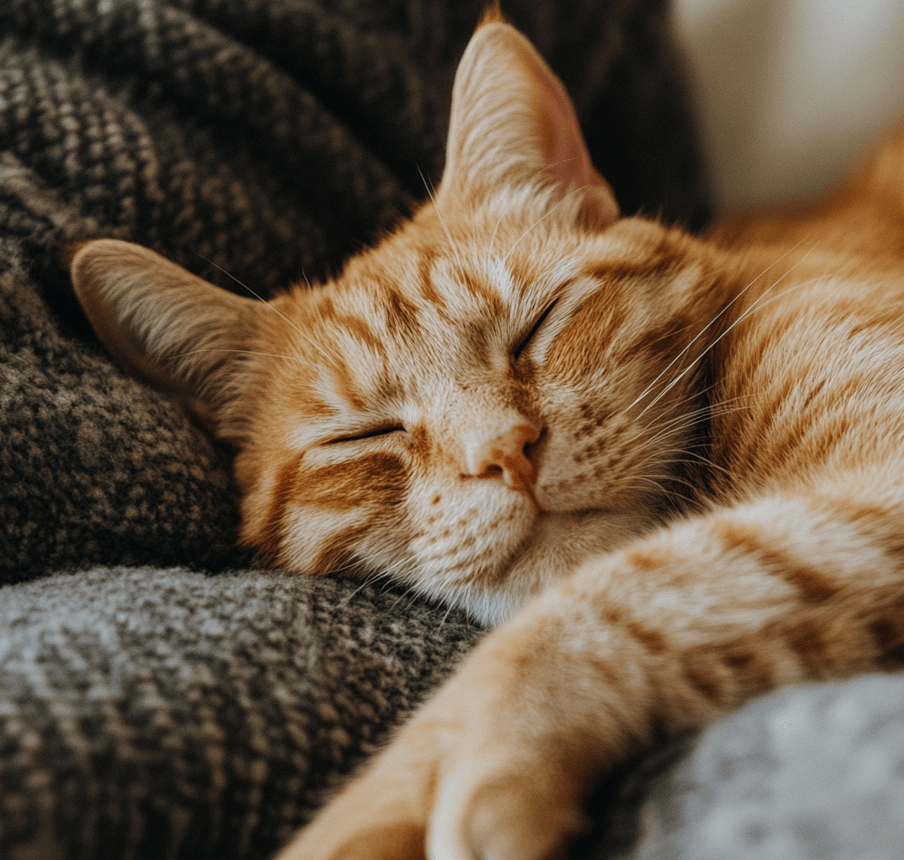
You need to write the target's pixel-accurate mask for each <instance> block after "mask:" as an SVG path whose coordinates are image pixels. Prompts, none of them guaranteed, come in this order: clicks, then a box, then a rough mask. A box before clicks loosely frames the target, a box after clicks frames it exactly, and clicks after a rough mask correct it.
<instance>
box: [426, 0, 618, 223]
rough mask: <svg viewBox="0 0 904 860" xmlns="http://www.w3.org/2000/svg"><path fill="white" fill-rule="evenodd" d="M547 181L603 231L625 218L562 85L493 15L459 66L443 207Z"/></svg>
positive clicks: (525, 42) (441, 196)
mask: <svg viewBox="0 0 904 860" xmlns="http://www.w3.org/2000/svg"><path fill="white" fill-rule="evenodd" d="M538 179H539V180H541V181H542V182H544V183H546V184H547V185H549V186H551V187H553V188H554V189H556V190H557V192H558V194H559V195H561V197H562V198H565V197H571V198H572V199H573V200H574V201H575V202H576V203H577V204H578V213H579V217H580V220H581V221H582V222H583V223H585V224H586V225H588V226H590V227H592V228H597V229H602V228H604V227H607V226H608V225H609V224H611V223H612V222H613V221H615V219H616V218H618V215H619V209H618V204H617V203H616V201H615V196H614V194H613V193H612V188H611V187H610V186H609V183H608V182H606V180H605V179H604V178H603V177H602V176H601V175H600V174H599V173H598V172H597V170H596V168H595V167H594V166H593V163H592V161H591V158H590V153H589V152H588V150H587V146H586V144H585V142H584V137H583V134H582V133H581V128H580V125H579V123H578V119H577V115H576V114H575V111H574V107H573V106H572V104H571V100H570V99H569V97H568V93H567V92H566V90H565V87H564V86H563V84H562V82H561V81H560V80H559V79H558V77H556V74H555V73H554V72H553V71H552V69H550V68H549V66H548V65H547V64H546V61H545V60H544V59H543V58H542V57H541V56H540V54H539V52H538V51H537V49H536V48H534V46H533V45H532V44H531V43H530V41H529V40H528V39H527V38H526V37H525V36H523V35H522V34H521V33H519V32H518V31H517V30H516V29H515V28H514V27H512V26H510V25H509V24H507V23H505V22H504V21H503V20H502V19H501V16H500V15H499V14H498V12H497V11H494V12H492V13H491V14H488V15H487V16H486V18H485V19H484V22H483V23H482V24H481V26H480V27H479V28H478V29H477V31H476V32H475V33H474V35H473V36H472V37H471V41H470V42H469V44H468V47H467V49H466V50H465V53H464V56H463V57H462V58H461V62H460V63H459V65H458V71H457V72H456V75H455V85H454V87H453V90H452V112H451V116H450V120H449V136H448V142H447V145H446V168H445V171H444V172H443V180H442V183H441V184H440V188H439V192H438V200H437V202H438V204H440V205H442V204H443V203H445V202H446V200H448V199H449V198H455V199H458V200H471V201H479V200H480V199H482V198H485V197H486V196H487V195H492V194H498V193H499V192H500V191H504V190H505V189H506V188H517V187H519V186H524V185H529V184H532V183H535V182H536V181H537V180H538Z"/></svg>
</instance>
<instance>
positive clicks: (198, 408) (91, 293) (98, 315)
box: [69, 239, 261, 438]
mask: <svg viewBox="0 0 904 860" xmlns="http://www.w3.org/2000/svg"><path fill="white" fill-rule="evenodd" d="M69 265H70V272H71V275H72V284H73V287H74V289H75V294H76V296H77V297H78V299H79V301H80V302H81V305H82V308H83V309H84V311H85V314H86V315H87V317H88V320H89V321H90V323H91V325H92V327H93V328H94V331H95V333H96V334H97V336H98V338H99V339H100V341H101V343H103V345H104V346H105V347H106V348H107V350H108V351H109V352H110V353H111V354H112V355H113V357H114V358H116V360H117V361H118V362H119V363H120V364H121V365H122V366H123V367H124V368H125V369H126V370H128V371H129V372H130V373H131V374H132V375H133V376H136V377H138V378H139V379H142V380H144V381H145V382H148V383H150V384H151V385H153V386H154V387H155V388H157V389H159V390H161V391H164V392H166V393H167V394H169V395H170V396H175V397H177V398H178V399H180V400H182V401H184V402H185V403H186V404H187V405H188V406H189V408H190V409H192V411H194V412H195V413H196V415H197V416H198V417H199V418H200V419H201V420H202V422H203V423H204V424H206V425H208V426H209V427H210V429H211V430H213V431H214V432H215V433H218V435H220V436H224V437H227V438H228V436H229V433H228V431H227V432H223V431H224V430H225V428H223V427H220V426H219V414H220V412H221V410H222V406H223V405H224V401H225V396H224V395H225V392H227V391H229V390H230V389H231V388H232V386H230V385H229V384H228V383H229V381H230V377H231V376H232V374H233V372H234V370H235V369H236V366H237V365H238V364H239V363H240V359H241V356H242V355H243V354H244V353H245V352H246V351H247V350H248V349H249V346H250V345H251V340H252V338H253V337H254V336H255V333H256V329H257V325H258V317H259V313H260V307H261V303H260V302H258V301H255V300H252V299H247V298H243V297H241V296H237V295H234V294H233V293H230V292H227V291H226V290H223V289H220V288H219V287H216V286H214V285H213V284H210V283H208V282H207V281H205V280H203V279H202V278H199V277H198V276H196V275H193V274H191V273H190V272H188V271H186V270H185V269H183V268H182V267H181V266H177V265H176V264H175V263H173V262H170V261H169V260H167V259H165V258H164V257H161V256H160V255H159V254H157V253H155V252H154V251H151V250H149V249H147V248H143V247H141V246H140V245H133V244H131V243H130V242H122V241H119V240H116V239H98V240H96V241H93V242H87V243H85V244H84V245H81V246H78V247H76V248H75V249H74V251H73V252H72V253H71V255H70V264H69ZM233 394H234V392H233Z"/></svg>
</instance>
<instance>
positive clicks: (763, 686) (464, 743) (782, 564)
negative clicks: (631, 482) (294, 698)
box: [281, 473, 904, 860]
mask: <svg viewBox="0 0 904 860" xmlns="http://www.w3.org/2000/svg"><path fill="white" fill-rule="evenodd" d="M886 480H887V473H886ZM900 494H901V491H900V489H896V488H893V487H892V486H891V485H890V484H889V485H888V490H887V492H886V491H883V489H882V487H881V486H879V485H878V484H877V483H876V482H875V481H870V480H868V479H863V478H861V479H856V478H850V477H849V479H847V480H845V481H840V482H837V483H836V484H835V485H834V486H832V487H824V488H823V490H822V491H820V492H814V491H812V490H810V491H808V492H807V493H806V494H803V493H801V494H799V495H785V494H782V495H772V496H769V497H764V498H762V499H760V500H758V501H752V502H748V503H745V504H742V505H738V506H737V507H734V508H728V509H721V510H716V511H713V512H710V513H708V514H706V515H701V516H699V517H697V518H695V519H691V520H687V521H685V522H682V523H678V524H675V525H673V526H670V527H668V528H665V529H663V530H661V531H659V532H657V533H655V534H653V535H651V536H649V537H647V538H645V539H642V540H640V541H638V542H636V543H634V544H632V545H631V546H630V547H629V548H627V549H625V550H624V551H622V552H619V553H617V554H613V555H610V556H607V557H604V558H600V559H597V560H594V561H593V562H590V563H588V564H585V565H584V566H583V567H582V568H581V569H580V570H579V571H578V572H576V574H574V575H573V576H571V577H569V578H567V579H566V580H564V581H562V582H561V583H560V584H558V585H556V586H554V587H552V588H550V589H549V590H548V591H547V592H545V593H544V594H542V595H541V596H540V597H539V598H537V599H536V600H534V601H533V602H531V603H530V604H528V605H527V606H526V607H525V609H524V610H523V611H522V612H521V613H520V614H519V615H517V616H516V617H515V618H514V619H513V620H512V621H511V622H509V623H508V624H506V625H504V626H502V627H500V628H499V629H498V630H497V631H495V632H494V633H493V634H491V635H490V636H489V637H487V639H486V640H485V641H484V643H483V644H482V645H481V646H480V647H478V649H476V651H475V652H474V653H473V655H471V657H470V658H469V659H468V660H467V661H466V663H465V665H464V667H463V668H462V670H461V671H460V672H459V673H458V674H457V675H456V676H455V677H454V678H453V679H452V680H451V681H450V682H449V683H448V684H447V685H446V686H445V687H444V688H443V689H442V690H441V691H440V693H439V694H438V695H437V696H436V697H435V698H434V699H433V700H432V701H431V702H429V703H428V704H427V706H426V707H425V708H423V709H422V710H421V712H420V713H419V715H418V716H417V717H416V718H415V719H414V720H413V721H412V722H411V723H410V724H409V725H408V726H407V727H406V728H405V729H404V730H403V731H402V733H401V734H400V735H399V737H398V739H397V740H396V742H395V743H394V744H393V745H392V746H390V747H389V748H388V749H387V750H386V751H385V752H384V753H383V754H382V755H381V756H379V757H378V758H377V759H376V760H375V761H374V762H373V763H372V764H371V766H370V767H369V768H368V769H367V770H366V771H365V772H364V774H363V775H362V777H360V778H359V779H358V780H356V781H353V782H352V783H351V784H350V785H349V786H348V788H347V789H346V790H345V791H344V792H342V793H340V795H339V796H338V797H337V798H336V800H335V801H334V802H333V803H332V804H331V805H329V806H328V807H327V808H326V809H325V810H324V811H323V812H322V813H321V814H320V816H319V817H318V818H316V819H315V821H314V823H313V824H312V825H311V826H310V828H308V829H307V830H306V831H304V832H303V833H302V834H301V836H300V837H299V838H298V840H297V841H296V842H295V843H293V844H292V845H291V846H290V847H289V848H288V849H287V850H286V852H285V854H284V855H282V857H281V860H327V858H330V860H340V858H343V860H351V858H355V860H378V858H380V860H383V858H385V860H390V858H392V860H405V858H423V857H424V856H429V857H431V858H433V860H466V858H467V860H471V858H493V860H509V858H511V860H541V858H542V860H547V858H555V857H559V856H563V852H564V850H565V846H566V845H567V844H568V842H569V840H570V839H571V838H572V837H573V836H574V834H575V833H576V832H578V831H579V830H580V829H581V827H582V823H583V820H582V815H581V802H582V800H583V798H584V797H585V795H586V793H587V791H588V790H589V789H590V787H591V786H592V784H593V783H594V781H595V780H597V779H598V778H599V777H600V775H601V774H602V773H603V772H604V771H605V770H606V769H607V768H610V767H612V766H613V765H614V764H616V763H617V762H619V761H620V760H622V759H624V758H625V756H627V755H629V754H631V753H632V752H634V751H636V750H638V749H639V748H641V747H642V746H643V745H645V744H648V743H649V742H650V741H651V740H652V739H653V738H655V737H658V736H660V735H661V734H663V733H665V734H671V733H675V732H681V731H685V730H688V729H692V728H695V727H698V726H701V725H703V724H705V723H706V722H708V721H709V720H711V719H712V718H714V717H716V716H718V715H719V714H721V713H723V712H725V711H726V710H727V709H730V708H733V707H736V706H737V705H739V704H740V703H741V702H743V701H744V700H745V699H747V698H749V697H750V696H752V695H754V694H756V693H758V692H761V691H764V690H767V689H771V688H773V687H776V686H779V685H781V684H785V683H789V682H792V681H796V680H800V679H804V678H814V677H816V678H819V677H830V676H842V675H846V674H850V673H852V672H856V671H860V670H864V669H868V668H871V667H875V666H877V665H882V664H883V661H887V660H891V659H899V658H901V657H902V656H904V531H902V526H901V523H902V522H904V504H902V501H901V500H900V498H899V497H900ZM425 846H426V847H425Z"/></svg>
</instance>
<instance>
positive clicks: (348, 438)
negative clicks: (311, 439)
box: [324, 424, 405, 445]
mask: <svg viewBox="0 0 904 860" xmlns="http://www.w3.org/2000/svg"><path fill="white" fill-rule="evenodd" d="M404 432H405V428H404V427H402V425H401V424H387V425H386V426H385V427H370V428H366V429H364V430H361V431H360V432H357V431H356V432H354V433H349V434H347V435H345V436H334V437H333V438H332V439H328V440H327V441H326V442H325V443H324V444H325V445H338V444H340V443H342V442H361V441H363V440H365V439H377V438H379V437H380V436H388V435H389V434H390V433H404Z"/></svg>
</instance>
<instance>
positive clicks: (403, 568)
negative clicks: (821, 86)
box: [73, 20, 904, 860]
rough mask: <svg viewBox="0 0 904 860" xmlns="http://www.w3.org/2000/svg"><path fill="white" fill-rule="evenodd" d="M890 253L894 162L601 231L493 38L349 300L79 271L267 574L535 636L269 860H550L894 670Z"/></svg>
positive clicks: (898, 205) (899, 283) (90, 248)
mask: <svg viewBox="0 0 904 860" xmlns="http://www.w3.org/2000/svg"><path fill="white" fill-rule="evenodd" d="M902 237H904V126H901V127H899V128H898V129H897V130H895V131H893V132H892V133H891V134H890V136H889V137H888V138H887V139H886V140H885V141H884V142H883V143H882V144H881V146H880V147H879V148H878V149H877V151H876V152H874V153H873V154H872V156H871V157H870V158H869V159H867V160H866V161H865V162H864V164H863V166H862V167H861V168H860V169H859V171H858V172H855V173H854V174H853V176H852V178H851V179H850V180H849V181H848V182H846V183H845V184H844V185H843V186H842V187H841V188H839V190H838V191H836V192H835V193H834V194H832V195H831V196H830V197H828V198H826V199H825V200H823V201H820V202H819V203H818V204H815V205H813V206H811V207H807V208H802V209H800V210H798V211H793V212H783V213H772V214H758V215H750V216H746V217H738V218H734V219H730V220H728V221H726V222H725V223H723V224H722V225H720V226H718V227H717V228H715V229H714V231H713V232H712V234H711V235H710V236H708V237H706V238H704V239H700V238H695V237H692V236H689V235H687V234H686V233H684V232H682V231H680V230H678V229H674V228H668V227H665V226H663V225H661V224H658V223H655V222H652V221H648V220H644V219H640V218H623V219H619V218H618V217H617V207H616V205H615V202H614V200H613V199H612V196H611V191H610V190H609V187H608V186H607V185H606V183H605V181H604V180H603V179H602V178H601V177H599V175H598V174H597V173H596V171H595V170H594V169H593V167H592V165H590V163H589V159H588V158H587V157H586V151H585V149H584V147H583V143H582V141H581V137H580V132H579V130H578V129H577V125H576V122H575V120H574V114H573V111H572V109H571V107H570V105H569V104H568V101H567V97H566V96H565V94H564V91H563V90H562V87H561V85H560V84H559V82H558V81H557V80H556V79H555V78H554V77H553V75H552V73H551V72H550V71H549V70H548V69H547V68H546V67H545V65H543V62H542V60H540V58H539V56H538V55H537V54H536V52H535V51H534V50H533V48H532V47H531V46H530V45H529V44H528V43H527V42H526V41H525V40H524V39H523V38H522V37H520V36H519V35H518V34H517V33H515V32H514V31H513V30H512V29H511V28H509V27H508V26H507V25H505V24H503V23H501V22H499V21H496V20H493V21H490V22H488V23H487V24H485V26H483V27H482V28H481V29H480V30H478V32H477V34H476V35H475V37H474V39H473V40H472V43H471V45H470V47H469V49H468V51H467V53H466V55H465V57H464V59H463V61H462V65H461V67H460V70H459V75H458V78H457V80H456V86H455V93H454V100H453V114H452V118H451V123H450V136H449V157H448V165H447V170H446V174H445V176H444V179H443V183H442V185H441V186H440V188H439V189H438V191H437V193H436V195H435V199H434V200H432V201H431V202H430V203H429V204H427V205H426V206H424V208H423V209H422V210H421V211H420V212H419V213H418V214H417V215H416V216H415V217H414V218H413V219H412V220H411V222H410V223H408V224H406V225H404V226H402V227H401V228H400V229H399V230H398V231H397V232H396V233H395V234H393V235H392V236H390V237H388V238H387V239H386V240H385V241H384V242H383V243H381V244H380V245H379V246H378V247H377V248H375V249H373V250H370V251H367V252H364V253H362V254H361V255H360V256H359V257H357V258H356V259H354V260H352V261H351V262H350V263H349V264H348V267H347V269H346V270H345V272H344V273H343V274H342V276H341V278H339V279H338V280H337V281H336V282H335V283H330V284H328V285H325V286H323V287H319V288H316V289H313V290H308V289H301V288H299V289H295V290H292V291H290V292H288V293H286V294H285V295H283V296H281V297H279V298H277V299H276V300H274V301H273V302H272V303H271V304H270V305H263V304H260V303H256V302H254V301H252V300H251V299H248V300H237V299H235V298H230V299H229V300H228V301H227V300H225V299H223V301H222V303H221V304H222V308H221V314H220V315H217V313H216V307H217V306H218V301H217V295H216V291H215V288H213V287H211V286H210V285H206V284H203V283H202V282H198V281H197V279H191V277H190V276H187V275H185V274H184V273H181V274H180V273H179V272H178V271H177V270H175V267H173V266H172V264H169V263H166V262H165V261H162V260H160V259H159V258H156V257H155V256H154V255H152V254H151V253H150V252H148V251H145V250H144V249H136V248H134V247H133V246H127V245H125V244H123V243H114V242H105V241H104V242H97V243H92V244H89V245H87V246H85V247H84V248H82V249H80V250H78V252H77V253H76V255H75V257H74V260H73V277H74V283H75V285H76V289H77V291H78V293H79V295H80V297H81V299H82V301H83V303H84V305H85V307H86V310H87V312H88V314H89V316H90V317H91V318H92V321H93V322H94V323H95V327H96V328H97V330H98V333H99V334H100V336H101V337H102V338H103V339H104V340H105V341H106V342H107V343H108V345H109V346H110V348H111V349H112V350H113V351H114V352H115V354H117V355H118V356H119V357H120V359H121V360H122V361H124V362H125V363H126V364H127V365H128V366H130V367H132V368H133V369H134V370H135V372H136V373H138V374H139V375H143V376H144V377H145V378H147V379H149V380H150V381H151V382H153V383H154V384H157V385H159V386H162V387H165V388H168V389H169V390H171V391H173V392H174V393H175V394H176V395H177V396H180V397H183V398H184V399H185V400H186V402H188V403H189V405H190V406H192V407H193V408H195V409H196V410H197V411H198V412H199V414H200V415H202V416H203V417H204V419H205V420H206V421H208V422H209V423H210V425H211V427H212V428H213V430H214V432H216V433H218V434H219V435H220V436H222V437H223V438H225V439H227V440H229V441H231V442H232V443H234V444H235V445H236V446H237V448H238V458H237V463H236V469H237V474H238V478H239V481H240V483H241V485H242V487H243V488H244V496H245V521H244V531H243V541H244V542H245V543H247V544H249V545H252V546H256V547H258V548H259V550H260V552H261V554H262V556H263V558H264V559H265V560H266V561H267V562H269V563H271V564H274V565H279V566H285V567H288V568H291V569H293V570H297V571H299V572H303V573H311V574H323V573H327V572H330V571H344V572H347V573H355V574H358V573H365V574H366V573H383V574H386V575H389V576H392V577H393V578H395V579H396V580H397V581H399V582H401V583H404V584H405V585H407V586H409V587H410V588H412V589H413V590H415V591H418V592H420V593H423V594H427V595H429V596H432V597H436V598H439V599H441V600H444V601H447V602H449V603H452V604H456V605H460V606H463V607H465V608H466V609H467V610H468V611H470V612H471V613H472V614H473V615H474V616H476V617H477V618H479V619H481V620H483V621H486V622H491V623H492V622H496V621H499V620H501V619H503V618H506V617H508V616H510V615H512V613H513V612H514V610H516V609H519V607H521V608H520V611H519V612H517V613H515V614H514V617H513V618H512V620H510V621H509V622H508V623H506V624H504V625H502V626H501V627H500V628H499V629H498V630H497V631H496V632H495V633H494V634H492V635H491V636H489V637H488V639H487V640H486V642H485V643H484V644H483V645H482V646H481V647H480V648H479V649H478V650H477V651H476V653H475V654H474V655H473V656H472V658H471V659H470V660H469V661H468V662H467V664H466V665H465V667H464V668H463V670H462V671H461V672H460V673H459V674H458V675H457V676H456V677H455V678H454V679H453V681H452V682H451V683H450V684H449V685H447V687H446V688H444V690H443V691H441V693H440V694H439V696H438V697H437V698H436V699H435V700H434V701H433V702H432V703H430V704H429V705H428V706H427V707H426V708H425V709H424V710H423V711H422V713H421V715H420V716H419V717H418V718H417V719H415V721H414V722H413V723H411V724H410V725H409V726H408V727H407V728H406V729H405V730H404V731H403V733H402V734H401V736H400V738H399V740H398V742H397V743H396V744H395V745H394V746H393V747H392V748H390V749H389V750H388V751H387V752H386V753H385V754H384V755H383V756H381V757H380V758H378V759H377V761H376V762H375V763H374V765H373V766H372V767H371V769H370V770H369V771H367V772H366V774H365V775H364V776H363V778H362V779H360V780H359V781H357V782H355V783H353V784H352V785H351V786H350V787H349V788H348V789H347V790H346V792H344V793H343V794H342V795H340V797H339V798H338V800H337V801H336V802H335V803H334V804H333V805H332V806H331V807H329V808H328V809H327V810H326V812H325V813H324V814H323V815H322V816H321V818H320V819H318V820H317V821H316V822H315V823H314V825H313V826H312V828H311V829H310V830H309V831H307V832H306V835H305V834H303V835H302V836H301V838H300V839H299V841H298V842H297V843H295V844H294V845H293V846H292V847H290V848H289V849H288V850H287V853H286V854H285V858H287V860H288V858H293V860H301V858H304V860H315V858H317V860H320V858H323V860H325V858H337V859H338V858H341V857H347V856H352V854H353V855H354V856H355V857H359V858H364V857H367V858H374V860H376V858H384V857H385V858H389V857H393V858H397V859H398V858H408V857H411V858H420V857H423V856H424V852H425V850H427V851H428V853H429V855H430V856H431V857H434V858H444V860H445V858H455V860H458V859H459V858H462V860H463V858H476V857H494V858H513V860H514V858H522V860H523V858H528V860H530V858H537V860H540V858H546V857H553V856H558V855H557V852H558V851H560V850H561V849H562V847H563V846H564V845H565V844H566V842H567V840H568V839H569V838H571V836H572V835H573V834H574V833H575V832H577V831H578V830H579V829H580V827H581V826H582V819H581V817H580V812H579V809H580V801H581V798H582V796H583V794H584V792H585V791H586V790H587V788H588V786H590V785H591V783H592V782H593V780H595V779H596V778H598V776H599V775H600V773H601V772H603V771H604V770H605V769H606V768H608V767H611V766H612V765H613V764H615V763H617V762H618V761H619V760H621V759H623V758H624V757H625V756H626V755H627V754H629V753H631V752H632V751H633V750H636V749H637V748H638V747H639V746H640V745H642V744H645V743H649V742H650V741H651V740H652V739H654V738H655V737H658V736H660V735H661V734H662V733H675V732H681V731H686V730H688V729H692V728H695V727H698V726H700V725H702V724H703V723H704V722H705V721H707V720H709V719H712V718H713V717H715V716H717V715H718V714H720V713H723V712H724V711H725V710H726V709H728V708H732V707H735V706H737V705H738V704H739V703H741V702H742V701H744V700H745V699H746V698H749V697H750V696H752V695H754V694H756V693H758V692H761V691H764V690H767V689H770V688H772V687H775V686H777V685H779V684H785V683H789V682H792V681H797V680H802V679H806V678H814V677H816V678H820V677H831V676H843V675H848V674H850V673H853V672H858V671H863V670H867V669H870V668H875V667H891V666H897V665H898V664H899V661H900V659H901V657H902V656H904V528H902V525H901V524H902V522H904V480H902V477H904V474H902V473H904V470H902V461H904V238H902ZM191 297H194V298H191ZM192 302H194V303H195V305H196V307H197V313H185V312H184V310H185V308H186V307H189V308H190V306H191V305H192ZM149 303H150V304H149ZM154 306H156V307H158V311H157V313H156V316H155V320H165V321H166V325H165V326H163V325H153V326H152V325H149V324H147V323H146V322H142V314H143V313H145V311H142V310H141V309H142V308H148V307H154ZM522 604H526V605H524V606H523V607H522ZM425 845H427V846H429V848H428V849H425Z"/></svg>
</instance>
